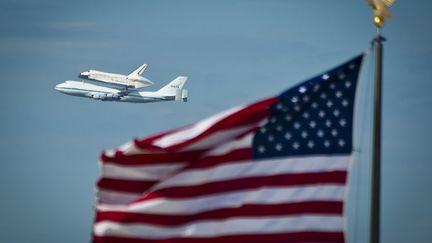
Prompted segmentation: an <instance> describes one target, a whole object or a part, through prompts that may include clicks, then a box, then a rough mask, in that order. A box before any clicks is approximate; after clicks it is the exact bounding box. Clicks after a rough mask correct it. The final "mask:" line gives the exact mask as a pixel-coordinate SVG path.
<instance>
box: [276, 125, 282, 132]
mask: <svg viewBox="0 0 432 243" xmlns="http://www.w3.org/2000/svg"><path fill="white" fill-rule="evenodd" d="M276 130H277V131H279V132H281V131H282V130H283V127H282V125H280V124H278V125H277V126H276Z"/></svg>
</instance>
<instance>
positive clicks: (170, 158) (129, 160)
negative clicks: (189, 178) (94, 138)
mask: <svg viewBox="0 0 432 243" xmlns="http://www.w3.org/2000/svg"><path fill="white" fill-rule="evenodd" d="M202 153H203V150H194V151H183V152H175V153H174V152H173V153H167V152H159V153H151V154H144V153H142V154H132V155H125V154H124V153H123V152H121V151H117V153H115V154H114V156H108V155H107V154H106V153H104V154H102V155H101V159H100V161H101V163H102V164H117V165H154V164H167V163H184V162H189V161H191V160H194V159H196V158H199V157H200V156H201V155H202Z"/></svg>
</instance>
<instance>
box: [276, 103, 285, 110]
mask: <svg viewBox="0 0 432 243" xmlns="http://www.w3.org/2000/svg"><path fill="white" fill-rule="evenodd" d="M283 108H284V106H283V105H282V104H281V103H278V104H277V105H276V109H278V110H283Z"/></svg>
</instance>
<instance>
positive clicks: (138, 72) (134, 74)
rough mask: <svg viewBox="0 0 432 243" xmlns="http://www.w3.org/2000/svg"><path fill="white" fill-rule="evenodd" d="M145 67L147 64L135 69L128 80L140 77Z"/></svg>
mask: <svg viewBox="0 0 432 243" xmlns="http://www.w3.org/2000/svg"><path fill="white" fill-rule="evenodd" d="M147 66H148V65H147V64H143V65H141V66H139V67H138V68H137V69H135V70H133V71H132V72H131V73H129V75H128V78H130V77H137V76H140V75H141V74H142V73H143V72H144V70H146V68H147Z"/></svg>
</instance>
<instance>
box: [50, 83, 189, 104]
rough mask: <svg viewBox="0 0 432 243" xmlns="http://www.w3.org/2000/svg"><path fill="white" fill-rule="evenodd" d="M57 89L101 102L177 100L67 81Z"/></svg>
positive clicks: (171, 97)
mask: <svg viewBox="0 0 432 243" xmlns="http://www.w3.org/2000/svg"><path fill="white" fill-rule="evenodd" d="M55 89H56V90H57V91H60V92H62V93H64V94H67V95H73V96H79V97H86V98H92V99H95V100H101V101H121V102H131V103H149V102H159V101H172V100H175V99H176V97H175V96H173V95H160V94H158V93H157V92H142V91H141V92H140V91H132V92H127V93H125V92H124V90H120V89H115V88H111V87H106V86H100V85H95V84H90V83H85V82H79V81H66V82H63V83H61V84H58V85H57V86H56V87H55ZM183 101H186V97H183Z"/></svg>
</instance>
